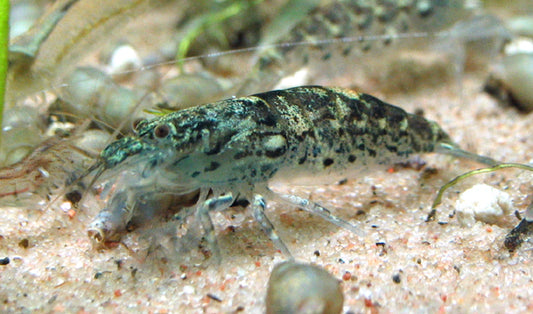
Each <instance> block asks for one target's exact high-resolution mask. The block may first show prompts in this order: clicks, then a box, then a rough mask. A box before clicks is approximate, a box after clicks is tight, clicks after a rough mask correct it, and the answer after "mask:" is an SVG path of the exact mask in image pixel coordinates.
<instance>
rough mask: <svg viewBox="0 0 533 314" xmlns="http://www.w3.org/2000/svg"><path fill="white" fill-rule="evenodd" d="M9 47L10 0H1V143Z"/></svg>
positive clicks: (0, 139)
mask: <svg viewBox="0 0 533 314" xmlns="http://www.w3.org/2000/svg"><path fill="white" fill-rule="evenodd" d="M8 49H9V0H0V144H2V143H1V141H2V136H1V135H2V132H1V131H2V130H1V127H2V118H3V116H4V96H5V93H6V76H7V66H8V62H7V57H8Z"/></svg>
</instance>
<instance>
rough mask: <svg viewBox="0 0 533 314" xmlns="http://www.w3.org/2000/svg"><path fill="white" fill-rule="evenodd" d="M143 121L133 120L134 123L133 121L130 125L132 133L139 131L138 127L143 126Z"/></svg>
mask: <svg viewBox="0 0 533 314" xmlns="http://www.w3.org/2000/svg"><path fill="white" fill-rule="evenodd" d="M144 121H145V119H135V121H133V123H132V125H131V126H132V127H133V131H135V132H137V131H139V126H140V125H141V124H143V122H144Z"/></svg>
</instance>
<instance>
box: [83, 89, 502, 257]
mask: <svg viewBox="0 0 533 314" xmlns="http://www.w3.org/2000/svg"><path fill="white" fill-rule="evenodd" d="M430 152H440V153H446V154H451V155H454V156H460V157H467V158H471V159H474V160H477V161H480V162H484V163H487V164H494V163H495V162H494V161H493V160H492V159H490V158H487V157H480V156H478V155H475V154H472V153H468V152H466V151H463V150H461V149H459V148H458V147H457V146H456V145H455V144H454V143H453V142H452V141H451V139H450V137H449V136H448V135H447V134H446V133H445V132H444V131H443V130H442V129H441V128H440V127H439V126H438V125H437V124H436V123H435V122H432V121H428V120H426V119H424V118H422V117H420V116H417V115H413V114H409V113H407V112H405V111H404V110H402V109H400V108H398V107H395V106H392V105H389V104H387V103H385V102H383V101H381V100H379V99H377V98H375V97H373V96H370V95H367V94H360V93H356V92H352V91H350V90H345V89H341V88H327V87H320V86H302V87H295V88H291V89H286V90H275V91H269V92H265V93H260V94H255V95H252V96H249V97H243V98H235V99H227V100H223V101H219V102H215V103H212V104H206V105H202V106H198V107H194V108H188V109H184V110H181V111H177V112H173V113H170V114H167V115H164V116H161V117H159V118H156V119H154V120H151V121H142V122H140V123H139V124H138V125H137V126H136V135H135V136H134V137H125V138H122V139H120V140H117V141H115V142H113V143H111V144H110V145H109V146H107V147H106V148H105V149H104V150H103V151H102V153H101V155H100V159H99V161H98V163H97V164H95V165H94V166H93V167H91V169H89V171H95V170H96V171H97V173H96V177H99V176H100V175H102V174H103V177H106V176H107V177H114V178H116V177H118V178H119V179H117V181H116V182H117V185H120V187H119V188H118V192H116V193H115V194H114V195H113V196H112V197H111V200H110V201H109V203H108V206H107V207H106V208H104V209H103V210H102V211H101V212H100V213H99V214H98V216H97V217H96V218H95V220H94V221H93V222H92V223H91V224H90V226H89V232H88V233H89V236H90V238H91V239H92V240H93V242H94V243H96V244H102V243H103V242H104V241H106V239H108V238H110V237H111V236H113V235H116V233H117V230H119V229H122V228H123V227H124V225H125V224H127V221H128V220H129V219H131V217H133V216H134V215H136V211H138V208H137V209H136V204H137V203H138V202H142V200H143V199H145V198H147V197H148V199H150V198H153V195H155V194H157V193H165V192H166V193H176V194H186V193H190V192H192V191H197V190H199V191H200V195H199V197H198V201H197V203H196V204H195V205H194V206H193V207H191V208H190V209H189V210H188V211H187V214H186V215H185V216H187V215H194V216H195V218H196V219H197V220H198V221H199V222H200V224H201V226H202V228H203V230H204V233H205V238H206V241H207V243H208V246H209V248H210V250H211V252H212V253H213V254H214V255H215V257H216V258H219V257H220V252H219V249H218V245H217V240H216V236H215V232H214V227H213V223H212V221H211V218H210V212H212V211H222V210H225V209H227V208H228V207H230V206H231V205H232V204H233V203H234V202H235V201H236V200H237V199H245V200H247V201H248V202H249V203H250V205H251V212H252V216H253V217H254V218H255V220H256V221H257V222H258V223H259V225H260V227H261V228H262V230H263V231H264V232H265V233H266V234H267V235H268V237H269V238H270V239H271V240H272V241H273V242H274V244H275V245H276V247H277V248H278V249H279V250H280V251H281V252H282V253H283V254H285V255H286V256H291V253H290V251H289V249H288V248H287V247H286V245H285V244H284V242H283V241H282V240H281V239H280V238H279V237H278V235H277V234H276V232H275V230H274V226H273V224H272V223H271V222H270V220H269V218H268V217H267V215H266V214H265V209H266V206H267V205H266V204H267V203H266V199H274V200H278V201H281V202H283V203H287V204H290V205H293V206H296V207H299V208H302V209H304V210H306V211H308V212H310V213H312V214H315V215H318V216H320V217H322V218H323V219H325V220H327V221H329V222H331V223H333V224H336V225H338V226H340V227H343V228H346V229H348V230H350V231H352V232H353V233H356V234H359V235H361V234H362V232H361V231H360V230H359V229H358V228H357V227H356V226H355V225H353V224H352V223H350V222H347V221H345V220H343V219H341V218H339V217H336V216H334V215H332V214H331V213H330V211H329V210H328V209H327V208H325V207H323V206H321V205H319V204H316V203H313V202H311V201H309V200H307V199H304V198H301V197H298V196H295V195H285V194H280V193H276V192H274V191H272V190H271V189H269V186H268V183H269V182H270V181H272V180H280V179H281V180H282V179H287V178H298V177H305V176H315V175H319V174H325V175H328V176H346V175H347V174H353V173H357V172H360V171H362V170H365V169H375V167H379V166H386V165H390V164H391V163H394V162H399V161H405V160H406V159H407V158H408V157H409V156H411V155H413V154H418V153H430Z"/></svg>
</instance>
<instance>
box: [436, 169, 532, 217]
mask: <svg viewBox="0 0 533 314" xmlns="http://www.w3.org/2000/svg"><path fill="white" fill-rule="evenodd" d="M505 168H518V169H523V170H529V171H533V167H532V166H529V165H524V164H516V163H501V164H498V165H496V166H494V167H490V168H481V169H476V170H472V171H469V172H466V173H463V174H462V175H460V176H457V177H455V178H454V179H453V180H451V181H450V182H448V183H446V184H445V185H443V186H442V187H441V188H440V190H439V192H438V193H437V197H435V200H434V201H433V205H431V210H432V212H433V211H435V208H437V206H439V205H440V203H441V202H442V195H443V194H444V191H446V190H447V189H448V188H450V187H452V186H454V185H456V184H457V183H459V181H462V180H463V179H466V178H468V177H470V176H473V175H476V174H479V173H487V172H493V171H496V170H500V169H505Z"/></svg>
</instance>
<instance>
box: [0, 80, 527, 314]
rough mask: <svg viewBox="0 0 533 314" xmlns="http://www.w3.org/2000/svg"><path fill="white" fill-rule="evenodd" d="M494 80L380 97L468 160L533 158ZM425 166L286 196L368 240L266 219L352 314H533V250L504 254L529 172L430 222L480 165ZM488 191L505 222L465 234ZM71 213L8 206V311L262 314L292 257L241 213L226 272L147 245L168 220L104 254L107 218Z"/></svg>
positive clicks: (232, 215) (276, 212) (227, 228)
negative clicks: (96, 224)
mask: <svg viewBox="0 0 533 314" xmlns="http://www.w3.org/2000/svg"><path fill="white" fill-rule="evenodd" d="M485 78H486V73H480V72H477V73H467V74H466V75H465V76H464V77H463V80H462V83H461V85H462V95H463V96H458V93H457V86H458V84H457V81H456V80H453V79H451V80H445V81H443V82H442V84H441V85H439V86H437V87H432V88H427V89H423V90H421V91H419V92H416V93H413V94H408V95H398V94H395V95H394V96H383V95H380V96H382V97H384V98H385V99H386V100H388V101H390V102H392V103H394V104H396V105H398V106H401V107H403V108H405V109H406V110H407V111H409V112H414V111H415V110H417V109H420V108H423V110H424V115H425V117H427V118H429V119H432V120H435V121H437V122H438V123H439V124H440V125H441V126H442V127H443V129H445V130H446V131H448V132H449V134H450V135H451V137H452V138H453V139H454V140H455V141H456V142H457V143H459V144H460V145H461V146H462V147H463V148H465V149H467V150H469V151H473V152H477V153H480V154H483V155H488V156H491V157H493V158H495V159H498V160H504V161H508V162H522V163H525V162H530V161H531V160H532V159H533V156H532V154H531V152H532V151H533V142H531V141H530V138H531V134H533V125H532V123H531V119H532V114H523V113H520V112H518V111H516V110H515V109H513V108H506V107H502V106H500V105H498V104H497V103H496V101H495V100H493V99H492V98H490V97H489V96H487V95H486V94H484V93H483V92H481V86H482V83H483V81H484V80H485ZM422 160H423V161H425V162H426V163H427V165H426V167H425V168H424V169H428V168H434V169H436V173H432V172H430V171H425V170H424V169H422V170H420V171H417V170H413V169H403V168H400V169H397V170H395V171H388V172H387V171H381V170H379V171H378V170H373V169H369V173H368V175H366V176H364V177H359V178H349V179H348V181H347V182H346V183H345V184H329V185H317V186H313V187H295V186H288V187H287V186H286V187H283V186H282V187H277V188H276V189H277V190H279V191H283V192H285V193H294V194H297V195H300V196H304V197H308V198H309V199H311V200H313V201H315V202H318V203H320V204H323V205H325V206H326V207H328V208H331V209H334V213H335V214H336V215H338V216H340V217H342V218H344V219H346V220H349V221H351V222H353V223H355V224H357V225H358V226H359V227H360V228H361V229H362V230H363V231H364V233H365V236H362V237H360V236H357V235H354V234H352V233H350V232H349V231H347V230H343V229H340V228H338V227H336V226H334V225H331V224H329V223H327V222H325V221H323V220H321V219H319V218H316V217H312V216H310V215H309V214H308V213H306V212H303V211H299V210H295V209H292V208H287V207H285V206H281V205H279V204H276V203H274V202H271V203H269V208H268V210H267V215H268V216H269V217H270V218H271V220H272V222H273V223H274V225H275V226H276V228H277V231H278V233H279V235H280V237H281V238H282V239H283V240H284V242H285V243H286V244H287V245H288V247H289V249H290V250H291V252H292V254H293V255H294V257H295V258H296V259H297V260H298V261H302V262H310V263H314V264H317V265H320V266H322V267H324V268H325V269H327V270H328V271H329V272H331V273H332V274H333V275H334V276H335V277H337V278H339V279H341V280H342V281H343V283H342V285H343V289H344V297H345V303H344V311H343V312H344V313H361V312H370V313H375V312H385V313H387V312H390V313H398V312H422V313H425V312H450V313H462V312H477V313H486V312H499V313H501V312H505V313H520V312H522V313H524V312H531V311H533V301H532V300H533V279H532V278H533V268H532V265H531V261H530V259H531V258H532V252H533V251H532V250H531V248H532V245H531V244H530V243H525V244H524V245H523V246H522V247H521V248H520V249H519V250H518V251H517V252H514V253H509V252H508V251H507V250H506V249H505V248H504V247H503V239H504V237H505V235H506V234H507V233H508V232H509V231H510V230H511V228H512V227H513V226H514V225H515V224H516V223H518V220H517V219H516V218H515V217H514V214H513V213H512V212H513V211H514V210H518V211H521V212H523V211H524V210H525V208H526V207H527V205H528V204H529V203H530V202H531V201H532V200H533V199H532V197H531V195H533V188H532V184H531V183H532V174H531V173H527V172H524V171H517V170H505V171H501V172H496V173H492V174H486V175H480V176H478V177H475V178H471V179H468V180H467V181H465V182H464V183H462V184H459V185H458V186H456V187H453V188H452V189H450V190H449V192H448V193H446V195H445V199H444V202H443V205H441V206H440V207H439V214H438V217H437V221H438V222H440V223H437V222H431V223H426V222H425V221H424V220H425V218H426V215H427V213H428V211H429V207H430V204H431V202H432V200H433V198H434V196H435V193H436V191H437V190H438V188H439V187H440V186H441V185H442V184H444V183H445V182H447V181H448V180H450V179H451V178H453V177H455V176H456V175H458V174H460V173H463V172H465V171H468V170H471V169H474V168H477V167H479V165H476V164H475V163H473V162H469V161H463V160H457V159H453V158H451V157H446V156H437V155H424V156H422ZM479 182H485V183H487V184H489V185H491V186H493V187H496V188H498V189H500V190H503V191H505V192H506V193H508V194H509V195H510V197H511V199H512V200H513V208H512V209H511V213H508V214H506V215H505V216H503V217H501V218H500V219H499V221H498V223H497V224H494V225H491V224H486V223H483V222H476V223H475V224H474V225H473V226H471V227H464V226H462V225H461V224H460V223H459V221H458V220H457V218H456V217H454V216H453V215H452V214H453V206H454V204H455V200H456V199H457V195H458V193H459V192H461V191H464V190H466V189H467V188H469V187H470V186H472V185H474V184H475V183H479ZM67 205H68V204H61V202H58V203H57V204H55V205H54V206H52V208H50V209H47V210H43V209H42V206H40V205H35V206H30V208H11V207H8V208H2V211H1V215H0V258H4V257H7V258H9V263H8V264H6V265H2V266H0V282H1V286H0V311H1V312H33V311H37V312H130V311H142V312H153V313H166V312H172V313H235V312H242V313H261V312H264V309H265V304H264V302H265V301H264V299H265V292H266V287H267V282H268V278H269V274H270V271H271V270H272V268H273V267H274V265H275V264H276V263H279V262H281V261H283V260H285V259H286V257H285V256H283V255H282V254H280V253H279V252H278V251H276V249H275V248H274V246H273V245H272V243H270V241H269V240H268V238H267V237H266V236H265V235H264V234H263V233H262V232H261V230H260V229H259V228H258V226H257V224H256V223H255V222H254V221H253V220H252V218H251V216H250V214H249V213H248V212H247V211H242V210H239V209H232V210H229V211H226V212H224V213H217V214H215V215H214V218H215V223H216V228H217V235H218V240H219V242H220V245H221V249H222V254H223V260H222V263H221V265H214V264H213V263H209V262H207V263H206V262H204V263H200V264H197V263H196V262H193V261H187V259H183V258H179V257H178V256H176V254H175V253H169V252H166V251H157V252H155V253H150V254H148V249H147V248H146V244H145V243H146V241H144V238H143V237H145V236H147V235H151V234H152V233H151V232H150V231H148V230H150V228H156V230H157V228H160V227H161V225H158V223H157V222H155V223H154V224H153V225H151V226H150V228H149V227H148V226H145V227H144V228H141V229H139V230H135V231H134V232H131V233H129V234H127V235H126V236H125V237H124V239H123V244H119V245H117V246H116V247H114V248H111V249H107V250H97V249H95V248H93V247H92V245H91V242H90V241H89V238H88V237H87V233H86V226H87V225H88V224H89V223H90V221H91V220H92V219H93V217H94V216H95V215H96V213H97V212H98V211H99V209H98V208H97V207H96V206H90V205H88V204H86V205H85V206H82V207H81V208H79V209H76V214H75V215H74V216H73V217H71V216H69V213H68V209H69V208H68V206H67ZM153 233H154V234H156V235H157V234H158V233H157V231H155V232H153ZM165 240H166V239H165V238H164V237H163V236H162V238H161V242H164V241H165ZM143 243H144V244H143ZM191 254H193V255H194V254H197V255H198V253H194V252H192V253H191ZM398 275H399V278H400V280H399V282H398V280H395V281H393V276H394V277H395V278H396V279H397V278H398Z"/></svg>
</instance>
